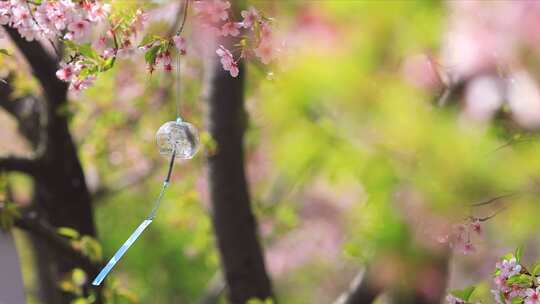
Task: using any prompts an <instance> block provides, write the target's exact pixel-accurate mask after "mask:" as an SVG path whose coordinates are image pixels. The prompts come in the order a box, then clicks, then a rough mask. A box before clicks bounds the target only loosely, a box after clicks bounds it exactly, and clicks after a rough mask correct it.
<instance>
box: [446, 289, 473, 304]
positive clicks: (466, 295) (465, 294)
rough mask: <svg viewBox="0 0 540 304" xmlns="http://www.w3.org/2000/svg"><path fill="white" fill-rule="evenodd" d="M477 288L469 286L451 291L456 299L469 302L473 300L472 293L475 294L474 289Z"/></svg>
mask: <svg viewBox="0 0 540 304" xmlns="http://www.w3.org/2000/svg"><path fill="white" fill-rule="evenodd" d="M475 288H476V287H475V286H469V287H467V288H465V289H455V290H452V291H450V293H451V294H452V295H453V296H454V297H456V298H459V299H461V300H463V301H465V302H467V301H469V299H470V298H471V295H472V293H473V292H474V289H475Z"/></svg>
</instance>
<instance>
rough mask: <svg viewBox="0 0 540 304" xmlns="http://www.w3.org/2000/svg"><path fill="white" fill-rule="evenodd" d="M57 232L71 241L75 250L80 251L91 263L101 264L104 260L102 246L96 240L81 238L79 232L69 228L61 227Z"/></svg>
mask: <svg viewBox="0 0 540 304" xmlns="http://www.w3.org/2000/svg"><path fill="white" fill-rule="evenodd" d="M56 231H57V233H58V234H59V235H61V236H64V237H67V238H68V239H70V242H71V245H72V246H73V248H76V249H77V250H80V251H81V252H82V253H83V254H84V255H86V256H87V257H89V258H90V260H91V261H93V262H99V261H101V260H102V258H103V252H102V249H101V244H100V243H99V242H98V241H97V240H96V239H95V238H93V237H91V236H88V235H82V236H81V235H80V233H79V232H78V231H77V230H75V229H73V228H69V227H59V228H58V229H57V230H56Z"/></svg>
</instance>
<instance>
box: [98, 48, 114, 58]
mask: <svg viewBox="0 0 540 304" xmlns="http://www.w3.org/2000/svg"><path fill="white" fill-rule="evenodd" d="M115 53H116V51H115V49H113V48H107V49H105V50H104V51H103V53H102V54H101V56H102V57H103V58H105V59H107V58H111V57H113V56H114V55H115Z"/></svg>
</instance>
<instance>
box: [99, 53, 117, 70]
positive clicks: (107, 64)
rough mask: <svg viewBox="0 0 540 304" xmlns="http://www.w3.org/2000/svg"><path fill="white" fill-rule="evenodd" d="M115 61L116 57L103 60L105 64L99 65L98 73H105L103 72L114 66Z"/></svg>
mask: <svg viewBox="0 0 540 304" xmlns="http://www.w3.org/2000/svg"><path fill="white" fill-rule="evenodd" d="M115 59H116V57H111V58H109V59H107V60H105V62H104V63H103V64H102V65H101V67H100V69H99V71H100V72H105V71H108V70H110V69H111V68H112V67H113V66H114V62H115Z"/></svg>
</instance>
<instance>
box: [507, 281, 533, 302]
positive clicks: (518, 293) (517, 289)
mask: <svg viewBox="0 0 540 304" xmlns="http://www.w3.org/2000/svg"><path fill="white" fill-rule="evenodd" d="M525 294H526V290H525V289H524V288H523V287H521V286H519V285H517V284H513V285H512V286H511V287H510V292H509V293H508V295H509V296H510V297H511V298H515V297H523V296H525ZM539 304H540V303H539Z"/></svg>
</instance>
